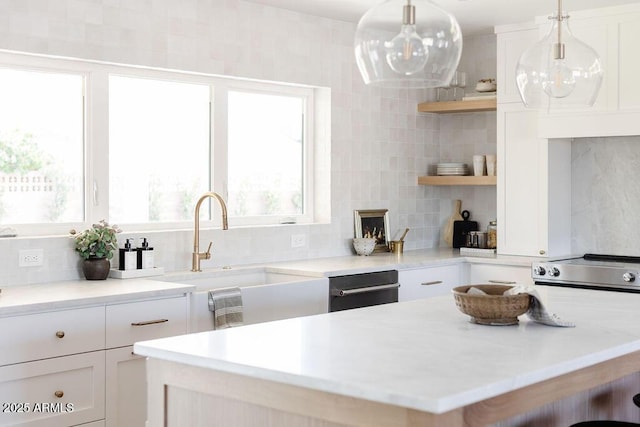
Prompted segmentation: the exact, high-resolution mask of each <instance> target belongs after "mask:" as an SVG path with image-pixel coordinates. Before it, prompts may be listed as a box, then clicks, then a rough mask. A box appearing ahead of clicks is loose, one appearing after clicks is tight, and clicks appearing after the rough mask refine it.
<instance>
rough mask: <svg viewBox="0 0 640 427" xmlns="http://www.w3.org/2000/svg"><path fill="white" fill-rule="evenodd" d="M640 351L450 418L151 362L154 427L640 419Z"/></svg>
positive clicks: (441, 425)
mask: <svg viewBox="0 0 640 427" xmlns="http://www.w3.org/2000/svg"><path fill="white" fill-rule="evenodd" d="M639 373H640V352H635V353H631V354H629V355H626V356H622V357H618V358H616V359H612V360H610V361H607V362H603V363H600V364H597V365H594V366H591V367H588V368H584V369H580V370H577V371H575V372H571V373H568V374H565V375H562V376H559V377H556V378H553V379H549V380H546V381H543V382H540V383H537V384H533V385H530V386H528V387H525V388H521V389H517V390H514V391H511V392H508V393H505V394H503V395H500V396H496V397H494V398H490V399H486V400H484V401H481V402H478V403H475V404H471V405H468V406H466V407H463V408H459V409H456V410H453V411H450V412H447V413H444V414H432V413H428V412H421V411H417V410H413V409H408V408H403V407H400V406H394V405H390V404H383V403H377V402H372V401H369V400H363V399H357V398H352V397H345V396H342V395H339V394H334V393H327V392H322V391H316V390H312V389H308V388H302V387H297V386H292V385H287V384H282V383H276V382H272V381H267V380H262V379H256V378H252V377H247V376H241V375H236V374H229V373H225V372H220V371H215V370H211V369H206V368H200V367H194V366H189V365H185V364H180V363H175V362H168V361H164V360H158V359H153V358H150V359H148V360H147V378H148V390H149V395H148V396H149V397H148V405H149V406H148V414H149V423H148V425H149V426H150V427H159V426H168V427H174V426H175V427H178V426H191V427H195V426H203V427H204V426H234V427H242V426H251V427H271V426H272V427H289V426H291V427H337V426H362V427H378V426H379V427H400V426H420V427H432V426H433V427H449V426H451V427H462V426H469V427H475V426H487V425H499V426H515V425H527V426H534V425H535V426H545V427H553V426H563V427H568V426H569V425H570V424H572V423H575V422H578V421H584V420H591V419H616V420H621V421H635V422H640V409H639V408H637V407H635V406H634V405H633V402H632V397H633V395H635V394H637V393H640V374H639Z"/></svg>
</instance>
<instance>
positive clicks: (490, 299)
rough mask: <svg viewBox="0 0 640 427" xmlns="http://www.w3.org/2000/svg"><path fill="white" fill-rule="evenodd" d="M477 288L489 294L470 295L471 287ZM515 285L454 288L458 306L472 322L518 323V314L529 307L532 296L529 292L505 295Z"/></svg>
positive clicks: (487, 323) (483, 323)
mask: <svg viewBox="0 0 640 427" xmlns="http://www.w3.org/2000/svg"><path fill="white" fill-rule="evenodd" d="M472 287H473V288H477V289H480V290H481V291H483V292H485V293H486V294H487V295H470V294H468V293H467V291H468V290H469V288H472ZM512 287H513V286H507V285H466V286H458V287H456V288H453V291H452V292H453V297H454V299H455V301H456V306H457V307H458V309H459V310H460V311H461V312H463V313H464V314H468V315H469V316H471V322H472V323H479V324H481V325H516V324H517V323H518V316H519V315H521V314H524V313H526V311H527V310H528V309H529V303H530V300H531V297H530V296H529V295H528V294H518V295H503V294H504V292H505V291H506V290H508V289H511V288H512Z"/></svg>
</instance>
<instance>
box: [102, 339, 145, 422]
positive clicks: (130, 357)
mask: <svg viewBox="0 0 640 427" xmlns="http://www.w3.org/2000/svg"><path fill="white" fill-rule="evenodd" d="M146 373H147V372H146V358H144V357H142V356H137V355H135V354H134V353H133V346H128V347H122V348H115V349H111V350H107V352H106V374H107V375H106V377H107V380H106V419H107V427H119V426H144V425H145V422H146V419H147V411H146V408H147V400H146V399H147V378H146Z"/></svg>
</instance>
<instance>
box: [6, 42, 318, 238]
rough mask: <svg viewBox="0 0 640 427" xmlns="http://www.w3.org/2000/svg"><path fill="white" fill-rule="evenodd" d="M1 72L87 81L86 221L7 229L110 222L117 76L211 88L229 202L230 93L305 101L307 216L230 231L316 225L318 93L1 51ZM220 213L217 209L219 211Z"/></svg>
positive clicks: (215, 220)
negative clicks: (112, 90)
mask: <svg viewBox="0 0 640 427" xmlns="http://www.w3.org/2000/svg"><path fill="white" fill-rule="evenodd" d="M0 67H3V68H14V69H23V70H33V71H40V72H59V73H67V74H79V75H81V76H82V77H83V81H84V103H83V104H84V118H83V119H84V120H83V122H84V132H83V136H84V144H83V148H84V153H83V159H84V197H85V200H84V212H83V215H84V219H85V220H84V222H81V223H39V224H3V223H0V225H1V226H3V227H11V228H14V229H15V230H16V231H17V234H18V235H20V236H47V235H60V234H68V232H69V230H70V229H78V230H79V229H83V228H86V227H88V226H89V225H90V224H93V223H96V222H98V221H100V220H101V219H106V220H107V221H109V137H108V134H109V97H108V93H109V76H110V75H119V76H124V77H133V78H149V79H158V80H168V81H176V82H185V83H195V84H208V85H209V87H210V112H209V114H210V140H209V156H210V157H209V162H210V170H209V172H210V173H209V174H210V178H209V180H210V181H209V186H210V190H211V191H215V192H218V193H219V194H221V195H222V196H223V197H224V199H225V200H227V199H228V182H227V176H228V174H227V172H228V164H227V154H228V148H227V143H228V142H227V115H228V111H227V102H226V101H227V93H228V91H230V90H233V91H249V92H255V93H266V94H274V95H284V96H299V97H301V98H303V99H304V100H305V114H304V122H305V123H304V126H303V132H304V134H303V165H302V167H303V192H304V193H303V214H301V215H296V216H284V217H282V216H275V215H274V216H268V217H246V218H240V217H235V218H230V219H229V223H230V225H231V226H246V227H260V226H274V225H278V224H285V223H286V224H290V223H291V222H290V219H291V218H292V217H293V218H295V223H296V224H312V223H314V220H315V213H314V209H315V203H314V200H315V199H316V197H317V195H315V194H314V180H315V170H314V167H315V166H314V165H315V159H314V153H315V152H316V147H315V141H314V137H315V134H316V129H315V126H314V121H315V120H316V119H317V117H316V111H317V109H316V107H317V102H318V99H317V98H316V91H317V90H318V89H319V88H315V87H312V86H307V85H297V84H289V83H281V82H267V81H258V80H251V79H240V78H234V77H228V76H218V75H212V74H206V73H197V72H185V71H178V70H165V69H158V68H152V67H144V66H133V65H124V64H114V63H107V62H102V61H91V60H84V59H72V58H62V57H52V56H46V55H38V54H30V53H22V52H13V51H5V50H0ZM216 209H217V208H216ZM118 225H119V226H120V227H121V228H123V229H126V230H128V231H170V230H183V229H192V228H193V220H187V221H179V222H161V223H125V224H118ZM219 225H220V218H219V213H214V214H213V215H212V219H210V220H202V221H201V226H202V227H219Z"/></svg>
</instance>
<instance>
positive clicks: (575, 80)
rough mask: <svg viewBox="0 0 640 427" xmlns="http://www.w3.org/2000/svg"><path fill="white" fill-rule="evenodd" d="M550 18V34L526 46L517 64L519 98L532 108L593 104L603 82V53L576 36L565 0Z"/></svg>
mask: <svg viewBox="0 0 640 427" xmlns="http://www.w3.org/2000/svg"><path fill="white" fill-rule="evenodd" d="M549 19H551V20H552V21H553V26H552V28H551V31H550V32H549V34H548V35H547V36H546V37H545V38H544V39H542V40H540V41H539V42H538V43H536V44H535V45H533V46H532V47H531V48H529V49H527V50H526V51H525V52H524V53H523V54H522V56H521V57H520V60H519V61H518V65H517V66H516V84H517V86H518V91H519V93H520V98H521V99H522V102H523V103H524V105H525V106H526V107H529V108H540V109H543V108H546V109H550V108H555V107H557V108H583V107H591V106H592V105H593V103H594V102H595V100H596V98H597V96H598V91H599V90H600V85H601V83H602V74H603V71H602V63H601V61H600V57H599V56H598V54H597V53H596V51H595V50H594V49H593V48H591V47H590V46H588V45H587V44H585V43H583V42H581V41H580V40H578V39H576V38H575V37H574V36H573V34H572V33H571V30H570V29H569V23H568V19H569V16H568V15H563V13H562V0H558V12H557V15H554V16H551V17H549Z"/></svg>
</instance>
